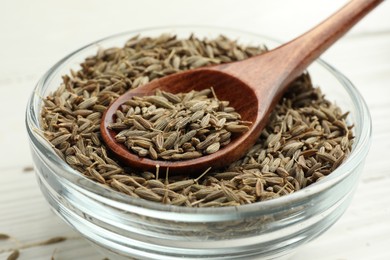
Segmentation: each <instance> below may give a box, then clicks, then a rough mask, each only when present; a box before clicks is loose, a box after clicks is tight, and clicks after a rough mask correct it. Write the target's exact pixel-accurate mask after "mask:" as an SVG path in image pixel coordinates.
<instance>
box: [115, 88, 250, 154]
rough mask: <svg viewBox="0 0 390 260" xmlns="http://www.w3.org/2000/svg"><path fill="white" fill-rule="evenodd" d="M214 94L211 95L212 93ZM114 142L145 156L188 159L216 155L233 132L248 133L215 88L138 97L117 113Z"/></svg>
mask: <svg viewBox="0 0 390 260" xmlns="http://www.w3.org/2000/svg"><path fill="white" fill-rule="evenodd" d="M211 93H213V97H209V95H210V94H211ZM115 116H116V120H115V123H112V124H110V125H109V128H110V129H112V130H117V131H120V132H119V133H118V134H117V135H116V136H115V139H116V141H117V142H118V143H124V144H125V146H126V147H127V148H128V149H129V150H130V151H133V152H134V153H135V154H137V155H139V156H141V157H150V158H151V159H153V160H158V159H159V160H160V159H163V160H187V159H195V158H199V157H201V156H202V155H204V154H205V155H207V154H212V153H215V152H217V151H218V150H219V149H220V147H223V146H225V145H227V144H229V143H230V138H231V136H232V133H241V132H245V131H247V130H248V129H249V127H248V126H247V125H244V123H246V124H249V122H243V121H240V118H241V116H240V114H238V113H237V112H235V110H234V108H233V107H229V102H228V101H220V100H219V99H218V98H217V96H216V95H215V93H214V91H213V89H212V88H210V89H205V90H202V91H190V92H188V93H178V94H172V93H169V92H165V91H160V90H158V91H157V92H156V93H155V95H151V96H142V97H138V96H135V97H133V98H132V99H131V100H128V101H127V102H126V103H125V104H123V105H122V106H121V108H120V109H118V110H117V111H116V112H115Z"/></svg>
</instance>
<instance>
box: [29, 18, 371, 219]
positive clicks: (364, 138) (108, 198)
mask: <svg viewBox="0 0 390 260" xmlns="http://www.w3.org/2000/svg"><path fill="white" fill-rule="evenodd" d="M196 29H201V30H212V31H216V30H220V31H221V34H223V33H229V32H231V33H238V34H242V35H249V36H252V37H257V38H261V39H264V40H266V41H271V42H274V43H280V41H278V40H275V39H273V38H271V37H268V36H264V35H261V34H258V33H255V32H251V31H245V30H241V29H235V28H226V27H219V26H208V25H182V26H178V25H174V26H157V27H146V28H140V29H136V30H129V31H125V32H121V33H117V34H113V35H110V36H107V37H104V38H101V39H99V40H96V41H93V42H91V43H89V44H87V45H84V46H83V47H81V48H79V49H77V50H75V51H73V52H71V53H70V54H68V55H67V56H65V57H64V58H62V59H61V60H59V61H58V62H57V63H56V64H55V65H53V66H52V67H51V68H50V69H49V70H48V71H47V72H46V73H45V74H44V75H43V76H42V77H41V79H40V80H39V81H38V83H37V84H36V86H35V87H34V90H33V92H32V94H31V96H30V98H29V100H28V103H27V109H26V119H25V123H26V128H27V132H28V135H29V139H30V143H31V144H32V146H33V147H35V146H36V147H37V148H35V149H39V150H41V149H43V151H44V154H45V155H46V156H48V155H49V156H50V158H51V159H52V160H53V161H54V163H55V164H57V165H58V166H60V167H61V169H62V171H61V176H62V177H64V179H65V180H66V181H68V182H69V183H72V184H73V185H74V187H75V188H76V189H77V190H78V191H80V192H82V193H84V194H88V196H94V197H95V198H98V199H100V200H101V201H105V202H107V203H110V204H111V205H112V206H114V207H118V208H121V209H125V210H134V207H136V208H137V210H139V209H140V213H145V214H146V215H150V216H154V217H159V216H158V215H156V212H162V211H163V212H166V213H169V212H170V213H174V214H184V215H192V214H193V213H197V214H217V215H229V214H233V215H236V214H240V215H242V214H245V215H247V214H249V215H254V214H260V213H261V212H264V211H266V212H268V213H269V212H274V211H276V210H278V209H280V208H285V207H286V205H293V204H295V203H299V202H300V201H305V200H307V199H308V198H311V197H313V196H315V195H316V194H318V193H321V192H323V191H325V190H327V189H328V188H330V187H332V186H334V185H335V184H337V183H338V182H340V181H342V180H343V179H345V178H346V177H348V176H349V175H350V174H352V173H353V169H354V167H355V166H356V165H359V164H360V162H361V161H362V159H363V158H364V157H365V156H366V155H367V153H368V147H369V145H370V143H371V134H372V123H371V116H370V113H369V110H368V107H367V104H366V102H365V101H364V99H363V97H362V96H361V94H360V93H359V91H358V90H357V88H356V87H355V86H354V85H353V84H352V82H351V81H350V80H349V79H348V78H346V77H345V76H344V75H343V74H342V73H340V72H339V71H338V70H337V69H335V68H334V67H333V66H331V65H330V64H328V63H327V62H325V61H323V60H322V59H318V60H317V61H315V63H317V64H318V65H320V66H322V67H323V68H325V69H326V70H327V71H328V72H330V73H331V74H332V76H333V77H335V78H336V80H338V81H339V82H340V84H341V85H342V86H343V87H344V89H345V90H346V91H347V92H348V94H349V95H350V98H351V100H352V103H353V105H354V108H355V109H356V113H357V118H358V119H360V120H359V122H355V124H356V123H360V125H361V129H360V131H359V132H357V133H356V132H355V142H354V147H353V149H352V152H351V153H350V154H349V156H348V158H347V159H346V160H345V161H344V162H343V163H342V164H341V165H340V166H339V167H337V168H336V169H335V170H334V171H333V172H332V174H330V175H329V176H327V177H326V178H324V179H323V180H321V181H319V182H316V183H313V184H311V185H310V186H308V187H305V188H304V189H302V190H299V191H296V192H294V193H292V194H289V195H286V196H282V197H279V198H275V199H272V200H268V201H261V202H255V203H252V204H244V205H240V206H226V207H215V208H198V207H185V206H175V205H167V204H163V203H159V202H153V201H148V200H145V199H139V198H133V197H130V196H129V195H126V194H123V193H120V192H118V191H115V190H114V189H111V188H108V187H104V186H103V185H101V184H100V183H97V182H95V181H93V180H90V179H88V178H86V177H85V176H83V175H82V174H81V173H80V172H78V171H76V170H74V169H73V168H71V167H70V166H69V165H68V164H67V163H66V162H65V161H63V160H62V159H61V158H60V157H59V156H58V155H57V154H56V153H55V151H54V150H53V149H52V147H51V145H50V144H49V143H48V142H47V141H46V140H45V139H44V138H43V137H42V136H41V135H40V134H39V130H38V131H37V129H40V128H39V125H40V120H39V117H40V110H36V109H35V108H37V107H36V106H35V105H36V104H37V103H36V102H37V101H36V99H40V100H42V97H41V96H40V95H39V94H38V93H40V91H41V92H42V91H44V90H45V89H46V88H47V86H46V84H45V83H46V81H47V79H48V78H50V77H51V76H52V75H53V74H54V73H55V72H57V71H58V70H60V69H61V66H63V65H64V64H66V62H67V61H69V60H70V59H72V58H74V57H76V56H77V55H78V54H79V53H80V52H82V51H84V50H87V49H90V48H94V47H96V45H99V44H100V43H102V42H105V41H108V40H112V39H114V38H121V37H124V36H128V37H129V38H130V37H131V36H134V35H136V34H140V35H142V33H147V32H151V31H155V30H157V31H161V33H163V32H164V31H163V30H165V31H166V32H169V31H172V30H188V32H191V30H196ZM260 44H261V43H260ZM84 58H86V57H84ZM354 130H355V131H356V127H355V129H354ZM74 178H77V179H80V178H81V179H82V180H84V181H82V182H81V183H83V184H85V183H87V184H88V185H87V186H81V185H80V184H79V183H78V182H72V179H74ZM161 218H165V217H163V216H161Z"/></svg>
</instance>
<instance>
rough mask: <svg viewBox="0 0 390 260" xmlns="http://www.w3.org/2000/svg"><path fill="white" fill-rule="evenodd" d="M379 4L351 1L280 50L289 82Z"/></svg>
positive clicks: (373, 0) (377, 2)
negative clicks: (287, 69) (282, 51)
mask: <svg viewBox="0 0 390 260" xmlns="http://www.w3.org/2000/svg"><path fill="white" fill-rule="evenodd" d="M381 2H383V0H352V1H350V2H349V3H347V4H346V5H345V6H344V7H342V8H341V9H340V10H339V11H337V12H336V13H334V14H333V15H332V16H330V17H329V18H327V19H326V20H325V21H323V22H322V23H320V24H319V25H317V26H316V27H314V28H313V29H311V30H310V31H308V32H306V33H305V34H303V35H301V36H300V37H297V38H296V39H294V40H292V41H291V42H289V43H287V44H285V45H284V46H282V47H281V49H282V48H283V49H284V52H285V54H286V56H285V57H286V58H288V60H287V61H285V63H286V64H288V66H289V68H290V69H289V70H290V72H289V73H290V74H291V75H289V77H287V78H286V80H287V81H289V82H290V81H292V80H293V79H294V78H295V77H297V76H298V75H299V74H301V73H302V72H303V70H304V69H305V68H307V66H308V65H310V64H311V63H312V62H313V61H314V60H316V59H317V58H318V57H319V56H320V55H321V54H322V53H323V52H324V51H326V50H327V49H328V48H329V47H330V46H331V45H332V44H333V43H335V42H336V41H337V40H338V39H340V38H341V37H342V36H343V35H344V34H345V33H346V32H348V31H349V30H350V29H351V28H352V27H353V26H354V25H355V24H356V23H357V22H358V21H360V20H361V19H362V18H363V17H364V16H365V15H366V14H368V13H369V12H370V11H371V10H372V9H374V8H375V7H376V6H377V5H378V4H379V3H381Z"/></svg>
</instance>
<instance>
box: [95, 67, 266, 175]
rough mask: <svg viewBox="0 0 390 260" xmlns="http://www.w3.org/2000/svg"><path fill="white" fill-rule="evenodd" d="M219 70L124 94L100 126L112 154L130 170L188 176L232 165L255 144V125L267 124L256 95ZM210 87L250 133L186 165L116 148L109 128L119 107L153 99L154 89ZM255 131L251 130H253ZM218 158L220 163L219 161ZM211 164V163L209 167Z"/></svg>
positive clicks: (198, 72)
mask: <svg viewBox="0 0 390 260" xmlns="http://www.w3.org/2000/svg"><path fill="white" fill-rule="evenodd" d="M221 67H224V65H222V66H215V67H209V68H201V69H197V70H190V71H186V72H183V73H179V74H173V75H171V76H167V77H164V78H162V79H161V80H155V81H152V82H150V83H149V84H147V85H145V86H143V87H139V88H137V89H134V90H132V91H128V92H126V93H125V94H124V95H122V96H120V97H119V98H118V99H117V100H116V101H115V102H114V103H113V104H112V105H111V106H110V107H109V108H108V109H107V111H106V113H105V116H104V120H102V124H101V133H102V136H103V137H104V140H105V142H106V144H107V145H108V146H109V147H110V148H111V150H112V151H113V152H114V153H115V154H116V155H117V156H118V158H119V159H121V160H122V161H124V162H131V163H129V164H130V165H131V166H132V167H135V168H139V169H143V170H154V169H155V167H156V164H158V165H159V167H161V169H166V168H169V169H170V170H169V171H170V172H173V173H176V172H180V171H183V170H184V169H186V171H187V172H188V170H189V171H190V172H196V171H201V170H204V169H206V168H207V167H210V166H212V167H213V168H220V167H223V166H224V165H226V162H232V161H234V160H237V159H239V158H240V157H241V156H242V153H243V152H246V151H247V149H248V148H249V147H250V146H251V145H252V144H253V143H254V142H255V141H256V139H257V138H258V133H260V132H259V131H258V129H257V128H258V127H260V128H262V127H263V125H262V124H258V123H257V121H258V120H263V122H262V123H263V124H265V123H266V120H264V119H265V118H264V117H263V114H264V112H262V110H260V107H261V106H260V104H259V103H258V101H259V99H258V98H257V96H256V93H255V92H254V91H253V89H252V88H250V87H249V86H248V85H247V84H246V83H245V82H243V81H241V80H239V79H238V78H236V77H233V76H231V75H230V74H226V73H224V72H223V71H221V70H220V69H221ZM211 86H212V87H213V89H214V91H215V93H216V95H217V97H218V98H219V99H220V100H227V101H229V102H230V106H232V107H234V108H235V110H236V111H237V112H238V113H239V114H240V115H241V119H242V120H244V121H249V122H255V124H252V125H251V126H250V128H249V131H247V132H245V133H243V134H241V135H239V136H234V137H233V139H232V142H231V143H230V144H229V145H227V146H225V147H223V148H222V149H220V150H219V151H217V152H216V153H213V154H210V155H208V156H202V157H200V158H197V159H192V160H186V161H163V160H159V161H157V160H152V159H148V158H141V157H139V156H138V155H136V154H133V153H131V152H129V151H128V149H127V147H126V146H125V145H123V144H119V143H117V142H116V141H115V136H116V134H117V132H115V131H114V130H111V129H109V128H108V126H109V125H110V124H111V123H112V122H113V121H114V118H115V116H114V114H115V111H117V110H118V109H120V107H121V105H122V104H123V103H125V102H126V101H127V100H129V99H131V98H132V97H133V96H147V95H153V94H154V93H155V91H156V90H157V89H160V90H164V91H168V92H173V93H180V92H188V90H189V89H190V90H196V91H200V90H202V89H206V88H210V87H211ZM255 125H256V126H257V127H254V126H255ZM221 156H222V157H223V160H221ZM210 161H212V162H214V163H212V165H211V164H210Z"/></svg>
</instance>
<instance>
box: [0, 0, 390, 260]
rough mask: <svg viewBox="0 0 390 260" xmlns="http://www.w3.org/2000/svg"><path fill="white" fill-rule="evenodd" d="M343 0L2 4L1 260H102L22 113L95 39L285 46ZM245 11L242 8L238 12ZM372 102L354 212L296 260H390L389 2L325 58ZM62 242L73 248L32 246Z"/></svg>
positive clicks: (20, 1) (3, 1) (106, 0)
mask: <svg viewBox="0 0 390 260" xmlns="http://www.w3.org/2000/svg"><path fill="white" fill-rule="evenodd" d="M345 2H346V1H336V0H317V1H310V0H301V1H288V0H274V1H264V0H263V1H259V0H246V1H238V0H236V1H234V0H224V1H222V0H211V1H199V0H187V1H179V0H169V1H158V0H144V1H126V0H120V1H115V0H112V1H111V0H110V1H109V0H96V1H92V0H85V1H77V0H68V1H49V0H37V1H28V0H25V1H23V0H15V1H7V0H1V1H0V97H1V101H0V113H1V117H0V118H1V128H0V233H6V234H9V235H11V236H12V237H13V238H12V239H9V240H6V241H0V259H6V258H7V256H8V255H9V254H10V253H11V251H12V249H14V248H22V247H24V249H21V250H20V257H19V259H50V258H51V257H52V256H53V255H54V258H55V259H65V260H66V259H103V258H104V257H103V256H101V255H99V254H98V253H97V252H96V251H95V250H94V248H93V247H91V246H90V245H89V244H88V243H87V242H86V241H85V240H84V239H82V238H80V237H79V236H78V234H77V233H75V232H74V231H72V230H71V229H70V227H68V226H67V225H66V224H64V223H63V222H62V221H61V220H60V219H59V218H58V217H57V216H56V215H55V214H54V213H52V211H51V210H50V209H49V206H48V204H47V203H46V201H45V200H44V198H43V196H42V195H41V193H40V190H39V188H38V185H37V182H36V180H35V176H34V172H33V171H32V170H31V166H32V159H31V156H30V151H29V146H28V141H27V135H26V130H25V125H24V111H25V107H26V104H27V99H28V97H29V95H30V94H31V92H32V89H33V87H34V85H35V84H36V82H37V81H38V79H39V78H40V76H41V75H43V73H44V72H45V71H46V70H48V69H49V67H51V66H52V65H53V64H54V63H55V62H56V61H58V60H59V59H60V58H62V57H64V56H65V55H66V54H68V53H70V52H71V51H73V50H75V49H77V48H78V47H80V46H83V45H85V44H87V43H89V42H91V41H94V40H96V39H100V38H102V37H105V36H108V35H111V34H114V33H118V32H122V31H128V30H134V29H139V28H144V27H155V26H160V25H176V24H196V25H217V26H224V27H232V28H237V29H243V30H246V31H252V32H258V33H261V34H266V35H270V36H272V37H274V38H277V39H281V40H283V41H286V40H289V39H291V38H292V37H294V36H296V35H298V34H300V33H302V32H304V31H305V30H307V29H309V28H310V27H311V26H312V25H314V24H316V23H317V22H319V21H320V20H322V19H323V18H325V17H327V16H328V15H329V14H331V13H332V12H333V11H335V10H336V9H337V8H339V7H340V6H341V5H342V4H344V3H345ZM239 3H240V5H239ZM323 59H325V60H326V61H328V62H329V63H331V64H333V65H334V66H335V67H336V68H337V69H339V70H340V71H342V72H343V73H344V74H345V75H346V76H347V77H349V78H350V79H351V80H352V82H353V83H354V84H355V85H356V86H357V88H358V89H359V90H360V91H361V93H362V94H363V96H364V97H365V99H366V101H367V103H368V106H369V108H370V110H371V114H372V119H373V139H372V141H373V142H372V146H371V151H370V154H369V156H368V158H367V162H366V167H365V170H364V175H363V178H362V179H361V182H360V185H359V188H358V190H357V193H356V195H355V197H354V200H353V202H352V205H351V206H350V208H349V209H348V211H347V212H346V213H345V215H344V216H343V217H342V218H341V219H340V220H339V221H338V222H337V223H336V224H335V225H334V226H333V227H332V228H331V229H330V230H329V231H328V232H327V233H325V234H324V235H323V236H321V237H320V238H318V239H317V240H315V241H313V242H311V243H310V244H308V245H307V246H305V247H303V248H302V249H301V250H299V251H298V252H297V254H296V255H295V256H293V257H292V259H293V260H306V259H318V260H320V259H323V260H325V259H326V260H329V259H330V260H367V259H370V260H374V259H378V260H387V259H390V191H389V190H390V170H389V169H390V168H389V166H388V165H389V161H390V160H389V159H390V153H389V150H390V123H389V122H388V120H389V117H390V101H389V99H390V3H389V2H385V3H383V4H382V5H381V6H379V8H378V9H377V10H375V11H374V12H373V13H372V14H370V15H369V16H367V17H366V18H365V19H364V20H363V21H362V22H361V23H360V24H359V25H358V26H357V27H356V28H354V29H353V30H352V31H351V32H350V33H348V34H347V36H346V37H345V38H343V39H342V40H341V41H340V42H338V43H337V44H336V45H335V46H333V47H332V48H331V49H330V50H329V51H328V52H326V53H325V54H324V55H323ZM56 236H66V237H68V240H66V241H65V242H62V243H58V244H53V245H48V246H34V244H36V243H39V242H41V241H44V240H46V239H48V238H52V237H56Z"/></svg>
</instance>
